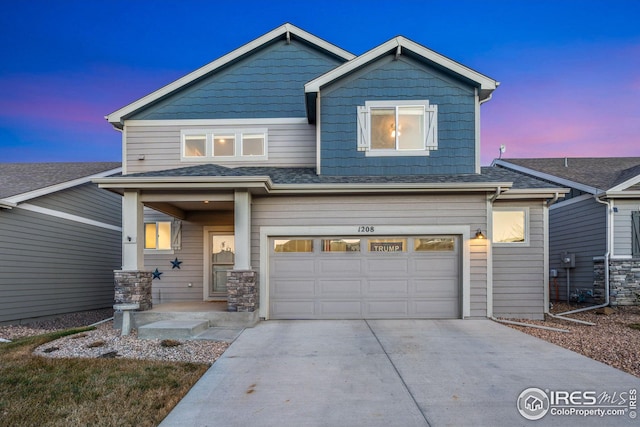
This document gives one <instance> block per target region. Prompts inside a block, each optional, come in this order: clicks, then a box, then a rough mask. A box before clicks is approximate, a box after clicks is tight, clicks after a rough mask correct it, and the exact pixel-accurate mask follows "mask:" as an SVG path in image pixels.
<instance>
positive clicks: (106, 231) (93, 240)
mask: <svg viewBox="0 0 640 427" xmlns="http://www.w3.org/2000/svg"><path fill="white" fill-rule="evenodd" d="M120 166H121V165H120V164H119V163H107V162H104V163H0V324H1V323H10V322H20V321H26V320H29V319H34V318H38V317H46V316H52V315H57V314H62V313H70V312H75V311H83V310H92V309H97V308H104V307H111V306H112V305H113V270H115V269H118V268H119V267H120V265H121V253H122V245H121V234H122V228H121V213H122V208H121V205H122V200H121V197H119V196H118V195H115V194H113V193H109V192H107V191H104V190H100V189H99V188H98V187H97V186H96V185H95V184H93V183H91V180H92V179H94V178H100V177H106V176H111V175H114V174H118V173H120V172H121V167H120Z"/></svg>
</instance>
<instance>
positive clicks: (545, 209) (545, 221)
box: [542, 201, 550, 314]
mask: <svg viewBox="0 0 640 427" xmlns="http://www.w3.org/2000/svg"><path fill="white" fill-rule="evenodd" d="M542 229H543V231H542V234H543V259H542V263H543V266H542V268H543V269H544V272H543V279H542V280H543V282H544V290H543V294H544V296H543V303H544V307H543V313H545V314H546V313H548V312H549V302H550V296H549V206H547V204H546V203H545V202H544V201H543V202H542Z"/></svg>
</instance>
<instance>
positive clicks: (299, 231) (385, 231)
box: [259, 224, 471, 319]
mask: <svg viewBox="0 0 640 427" xmlns="http://www.w3.org/2000/svg"><path fill="white" fill-rule="evenodd" d="M374 228H375V232H371V233H358V232H357V229H358V226H354V225H339V226H308V227H305V226H291V227H287V226H266V227H260V275H259V276H260V313H259V316H260V317H264V318H265V319H269V238H270V237H277V236H341V235H348V236H351V235H362V236H380V235H398V236H414V235H429V234H435V235H458V236H460V237H461V242H460V245H461V249H460V250H461V252H462V260H461V262H462V266H461V268H460V270H461V281H462V283H461V285H462V292H461V295H462V318H463V319H464V318H467V317H470V316H471V248H470V244H469V239H470V236H471V227H470V226H468V225H442V226H429V225H427V226H422V225H409V226H401V225H375V224H374Z"/></svg>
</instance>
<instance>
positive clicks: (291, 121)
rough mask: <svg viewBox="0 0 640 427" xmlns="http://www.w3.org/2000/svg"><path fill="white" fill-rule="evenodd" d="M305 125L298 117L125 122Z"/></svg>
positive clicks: (135, 122)
mask: <svg viewBox="0 0 640 427" xmlns="http://www.w3.org/2000/svg"><path fill="white" fill-rule="evenodd" d="M301 124H304V125H307V124H309V121H308V120H307V119H306V118H298V117H280V118H271V119H173V120H127V126H125V129H126V127H135V126H154V127H161V126H185V127H194V126H195V127H197V126H231V127H238V126H250V125H257V126H265V125H301Z"/></svg>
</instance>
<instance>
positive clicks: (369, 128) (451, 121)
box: [94, 24, 566, 319]
mask: <svg viewBox="0 0 640 427" xmlns="http://www.w3.org/2000/svg"><path fill="white" fill-rule="evenodd" d="M497 86H498V82H496V81H495V80H493V79H491V78H489V77H487V76H484V75H482V74H480V73H478V72H476V71H474V70H471V69H469V68H467V67H465V66H463V65H461V64H459V63H457V62H455V61H452V60H450V59H448V58H446V57H444V56H442V55H440V54H438V53H436V52H433V51H432V50H429V49H427V48H425V47H423V46H421V45H419V44H417V43H414V42H412V41H410V40H408V39H406V38H404V37H396V38H393V39H391V40H389V41H388V42H386V43H383V44H381V45H379V46H377V47H375V48H373V49H372V50H370V51H368V52H366V53H364V54H362V55H360V56H355V55H352V54H350V53H348V52H346V51H344V50H343V49H341V48H339V47H336V46H334V45H332V44H330V43H328V42H326V41H324V40H321V39H319V38H317V37H315V36H313V35H311V34H309V33H307V32H305V31H303V30H301V29H299V28H296V27H295V26H293V25H290V24H285V25H283V26H281V27H278V28H276V29H275V30H273V31H271V32H269V33H267V34H265V35H264V36H262V37H260V38H258V39H256V40H254V41H252V42H250V43H248V44H246V45H244V46H242V47H240V48H239V49H237V50H234V51H232V52H231V53H229V54H227V55H224V56H223V57H221V58H219V59H217V60H215V61H213V62H211V63H210V64H208V65H205V66H204V67H202V68H200V69H198V70H196V71H194V72H192V73H191V74H188V75H186V76H185V77H183V78H181V79H179V80H177V81H175V82H174V83H171V84H169V85H168V86H165V87H163V88H161V89H159V90H157V91H156V92H153V93H151V94H149V95H147V96H145V97H144V98H141V99H140V100H138V101H135V102H133V103H132V104H130V105H127V106H125V107H123V108H121V109H120V110H118V111H115V112H113V113H112V114H110V115H108V116H107V119H108V121H109V122H110V123H111V124H112V125H113V126H114V127H115V128H116V129H118V130H120V131H121V132H122V138H123V153H124V155H123V171H124V174H123V176H121V177H113V178H105V179H99V180H95V181H94V182H97V183H98V184H99V186H100V187H102V188H106V189H109V190H111V191H114V192H117V193H119V194H122V195H123V196H124V200H123V203H124V205H123V206H124V207H123V212H124V214H123V253H124V257H123V258H124V265H123V268H122V271H119V272H116V282H117V284H116V301H118V302H132V301H133V302H138V303H139V304H140V306H141V309H143V310H145V309H149V308H151V306H152V304H158V303H167V302H176V301H203V300H204V301H208V300H227V302H228V306H229V310H230V311H234V310H237V311H254V310H257V312H256V313H258V314H257V315H259V317H261V318H265V319H293V318H296V319H298V318H304V319H319V318H321V319H343V318H348V319H351V318H470V317H473V318H485V317H490V316H508V317H524V318H537V319H540V318H542V317H543V313H544V312H545V311H546V310H547V307H548V295H547V289H548V288H547V284H548V270H549V269H548V266H547V265H546V260H547V252H546V251H547V247H546V235H547V225H548V223H547V211H548V205H547V202H548V200H554V199H555V198H556V197H558V196H562V195H563V194H564V192H565V191H566V190H565V189H563V188H562V187H560V186H558V185H553V184H549V183H547V182H544V181H540V180H536V179H534V178H531V177H527V176H524V175H522V174H518V173H515V172H511V171H508V170H506V169H502V168H492V167H489V168H481V167H480V106H481V104H482V103H484V102H486V101H488V100H489V99H490V98H491V95H492V93H493V91H494V90H495V89H496V87H497ZM485 237H488V238H489V239H488V240H487V239H486V238H485Z"/></svg>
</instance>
